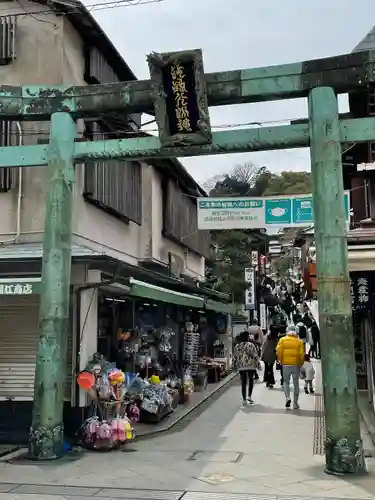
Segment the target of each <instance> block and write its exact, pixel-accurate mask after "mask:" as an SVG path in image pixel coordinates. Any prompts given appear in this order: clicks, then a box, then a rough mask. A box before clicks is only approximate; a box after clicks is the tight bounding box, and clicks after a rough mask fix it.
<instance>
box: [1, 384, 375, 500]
mask: <svg viewBox="0 0 375 500" xmlns="http://www.w3.org/2000/svg"><path fill="white" fill-rule="evenodd" d="M254 399H255V404H254V405H253V406H248V407H245V408H241V396H240V387H239V385H238V384H236V385H234V386H232V387H231V388H230V389H229V390H228V391H227V392H225V393H224V394H222V396H221V397H220V398H219V399H218V400H216V401H215V402H214V403H213V404H212V405H211V406H210V407H209V408H208V409H207V410H206V411H205V412H204V413H202V414H201V415H200V416H199V417H197V418H196V420H195V421H193V422H192V423H191V424H190V425H188V426H186V427H184V428H182V429H181V430H180V432H174V433H170V434H166V435H161V436H160V437H157V438H154V439H152V440H148V441H140V442H139V443H134V444H133V445H132V446H129V448H128V451H125V452H120V451H119V452H110V453H87V454H85V455H84V457H83V458H82V459H80V460H78V461H76V462H74V463H67V462H66V463H59V462H56V463H52V464H47V465H32V464H27V465H24V464H21V463H20V464H19V465H17V462H14V464H9V463H0V483H1V484H0V492H3V493H0V500H3V499H12V498H13V499H18V500H36V499H38V500H61V499H62V498H65V499H74V500H82V499H84V498H85V499H87V498H93V499H96V500H103V499H106V500H110V499H114V498H122V499H126V500H128V499H146V498H148V499H155V500H178V499H180V498H181V497H182V496H183V498H184V500H245V499H250V498H252V499H257V498H261V500H268V499H270V500H277V499H278V498H279V499H280V500H281V499H282V500H287V499H288V500H291V498H292V497H293V496H297V497H298V496H300V497H303V498H304V500H307V498H308V497H320V498H353V499H354V498H355V499H362V498H372V499H374V498H375V497H374V496H373V495H374V494H375V460H374V459H372V458H370V459H368V460H367V464H368V468H369V474H368V476H366V477H363V478H354V477H343V478H338V477H332V476H327V475H326V474H324V472H323V468H324V457H322V456H316V455H314V454H313V450H314V422H315V400H316V398H315V396H310V395H305V394H302V395H301V399H300V403H301V410H300V411H286V410H285V409H284V398H283V394H282V392H281V390H280V389H279V388H275V389H273V390H268V389H266V388H265V387H264V385H263V384H257V385H256V388H255V393H254ZM365 446H366V447H368V445H367V444H366V445H365ZM9 483H13V484H9ZM21 483H22V484H21ZM41 485H43V486H41ZM145 489H147V490H152V491H144V490H145ZM237 494H238V495H237Z"/></svg>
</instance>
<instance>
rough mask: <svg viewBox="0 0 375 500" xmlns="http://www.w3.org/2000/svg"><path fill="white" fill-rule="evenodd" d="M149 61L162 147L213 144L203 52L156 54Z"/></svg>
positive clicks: (189, 51)
mask: <svg viewBox="0 0 375 500" xmlns="http://www.w3.org/2000/svg"><path fill="white" fill-rule="evenodd" d="M147 60H148V65H149V70H150V76H151V80H152V82H153V90H154V92H153V97H154V111H155V119H156V123H157V125H158V130H159V139H160V143H161V146H162V147H172V146H182V145H185V146H187V145H205V144H210V143H211V142H212V133H211V126H210V117H209V116H210V115H209V112H208V101H207V92H206V83H205V79H204V69H203V55H202V51H201V50H199V49H196V50H188V51H179V52H167V53H163V54H158V53H156V52H155V53H152V54H150V55H149V56H148V57H147Z"/></svg>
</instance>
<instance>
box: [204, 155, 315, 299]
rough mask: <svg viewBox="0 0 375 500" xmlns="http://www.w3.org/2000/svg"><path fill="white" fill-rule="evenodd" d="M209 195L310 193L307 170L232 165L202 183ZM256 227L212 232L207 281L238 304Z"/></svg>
mask: <svg viewBox="0 0 375 500" xmlns="http://www.w3.org/2000/svg"><path fill="white" fill-rule="evenodd" d="M205 186H206V189H207V188H209V189H207V190H208V191H209V195H210V196H251V197H260V196H273V195H276V196H277V195H283V194H305V193H311V175H310V173H308V172H281V174H279V175H278V174H272V173H271V172H270V171H269V170H268V169H267V168H266V167H258V166H256V165H255V164H253V163H245V164H244V165H236V166H235V167H234V168H233V170H232V172H230V173H229V174H224V175H218V176H215V177H213V178H212V179H210V180H209V181H208V182H207V183H205ZM255 233H257V234H258V235H259V231H257V230H227V231H213V232H212V233H211V235H212V241H213V245H214V246H215V249H216V257H215V261H214V262H213V263H212V264H210V265H208V266H207V270H206V271H207V274H206V275H207V276H209V282H210V283H211V285H212V286H213V288H214V289H215V290H219V291H222V292H226V293H231V294H232V296H233V300H234V301H235V302H236V303H238V304H242V303H243V302H244V292H245V289H246V283H245V281H244V270H245V268H246V267H248V265H249V262H250V259H251V251H252V249H254V245H255V240H257V241H259V238H256V237H255ZM279 264H280V266H279V268H280V269H279V270H280V272H281V273H282V274H283V273H284V272H285V268H287V267H288V266H289V262H288V261H287V259H282V262H280V263H279Z"/></svg>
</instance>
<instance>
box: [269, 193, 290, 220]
mask: <svg viewBox="0 0 375 500" xmlns="http://www.w3.org/2000/svg"><path fill="white" fill-rule="evenodd" d="M265 204H266V205H265V223H266V225H267V226H268V225H275V224H276V225H277V226H280V224H291V222H292V200H291V199H290V198H279V199H276V200H275V199H273V198H271V199H268V200H265Z"/></svg>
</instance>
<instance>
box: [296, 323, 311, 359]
mask: <svg viewBox="0 0 375 500" xmlns="http://www.w3.org/2000/svg"><path fill="white" fill-rule="evenodd" d="M296 333H297V335H298V337H299V338H300V339H301V340H302V342H303V348H304V351H305V352H306V343H307V341H308V333H307V326H306V325H305V323H303V322H302V321H299V322H298V323H297V324H296Z"/></svg>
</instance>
